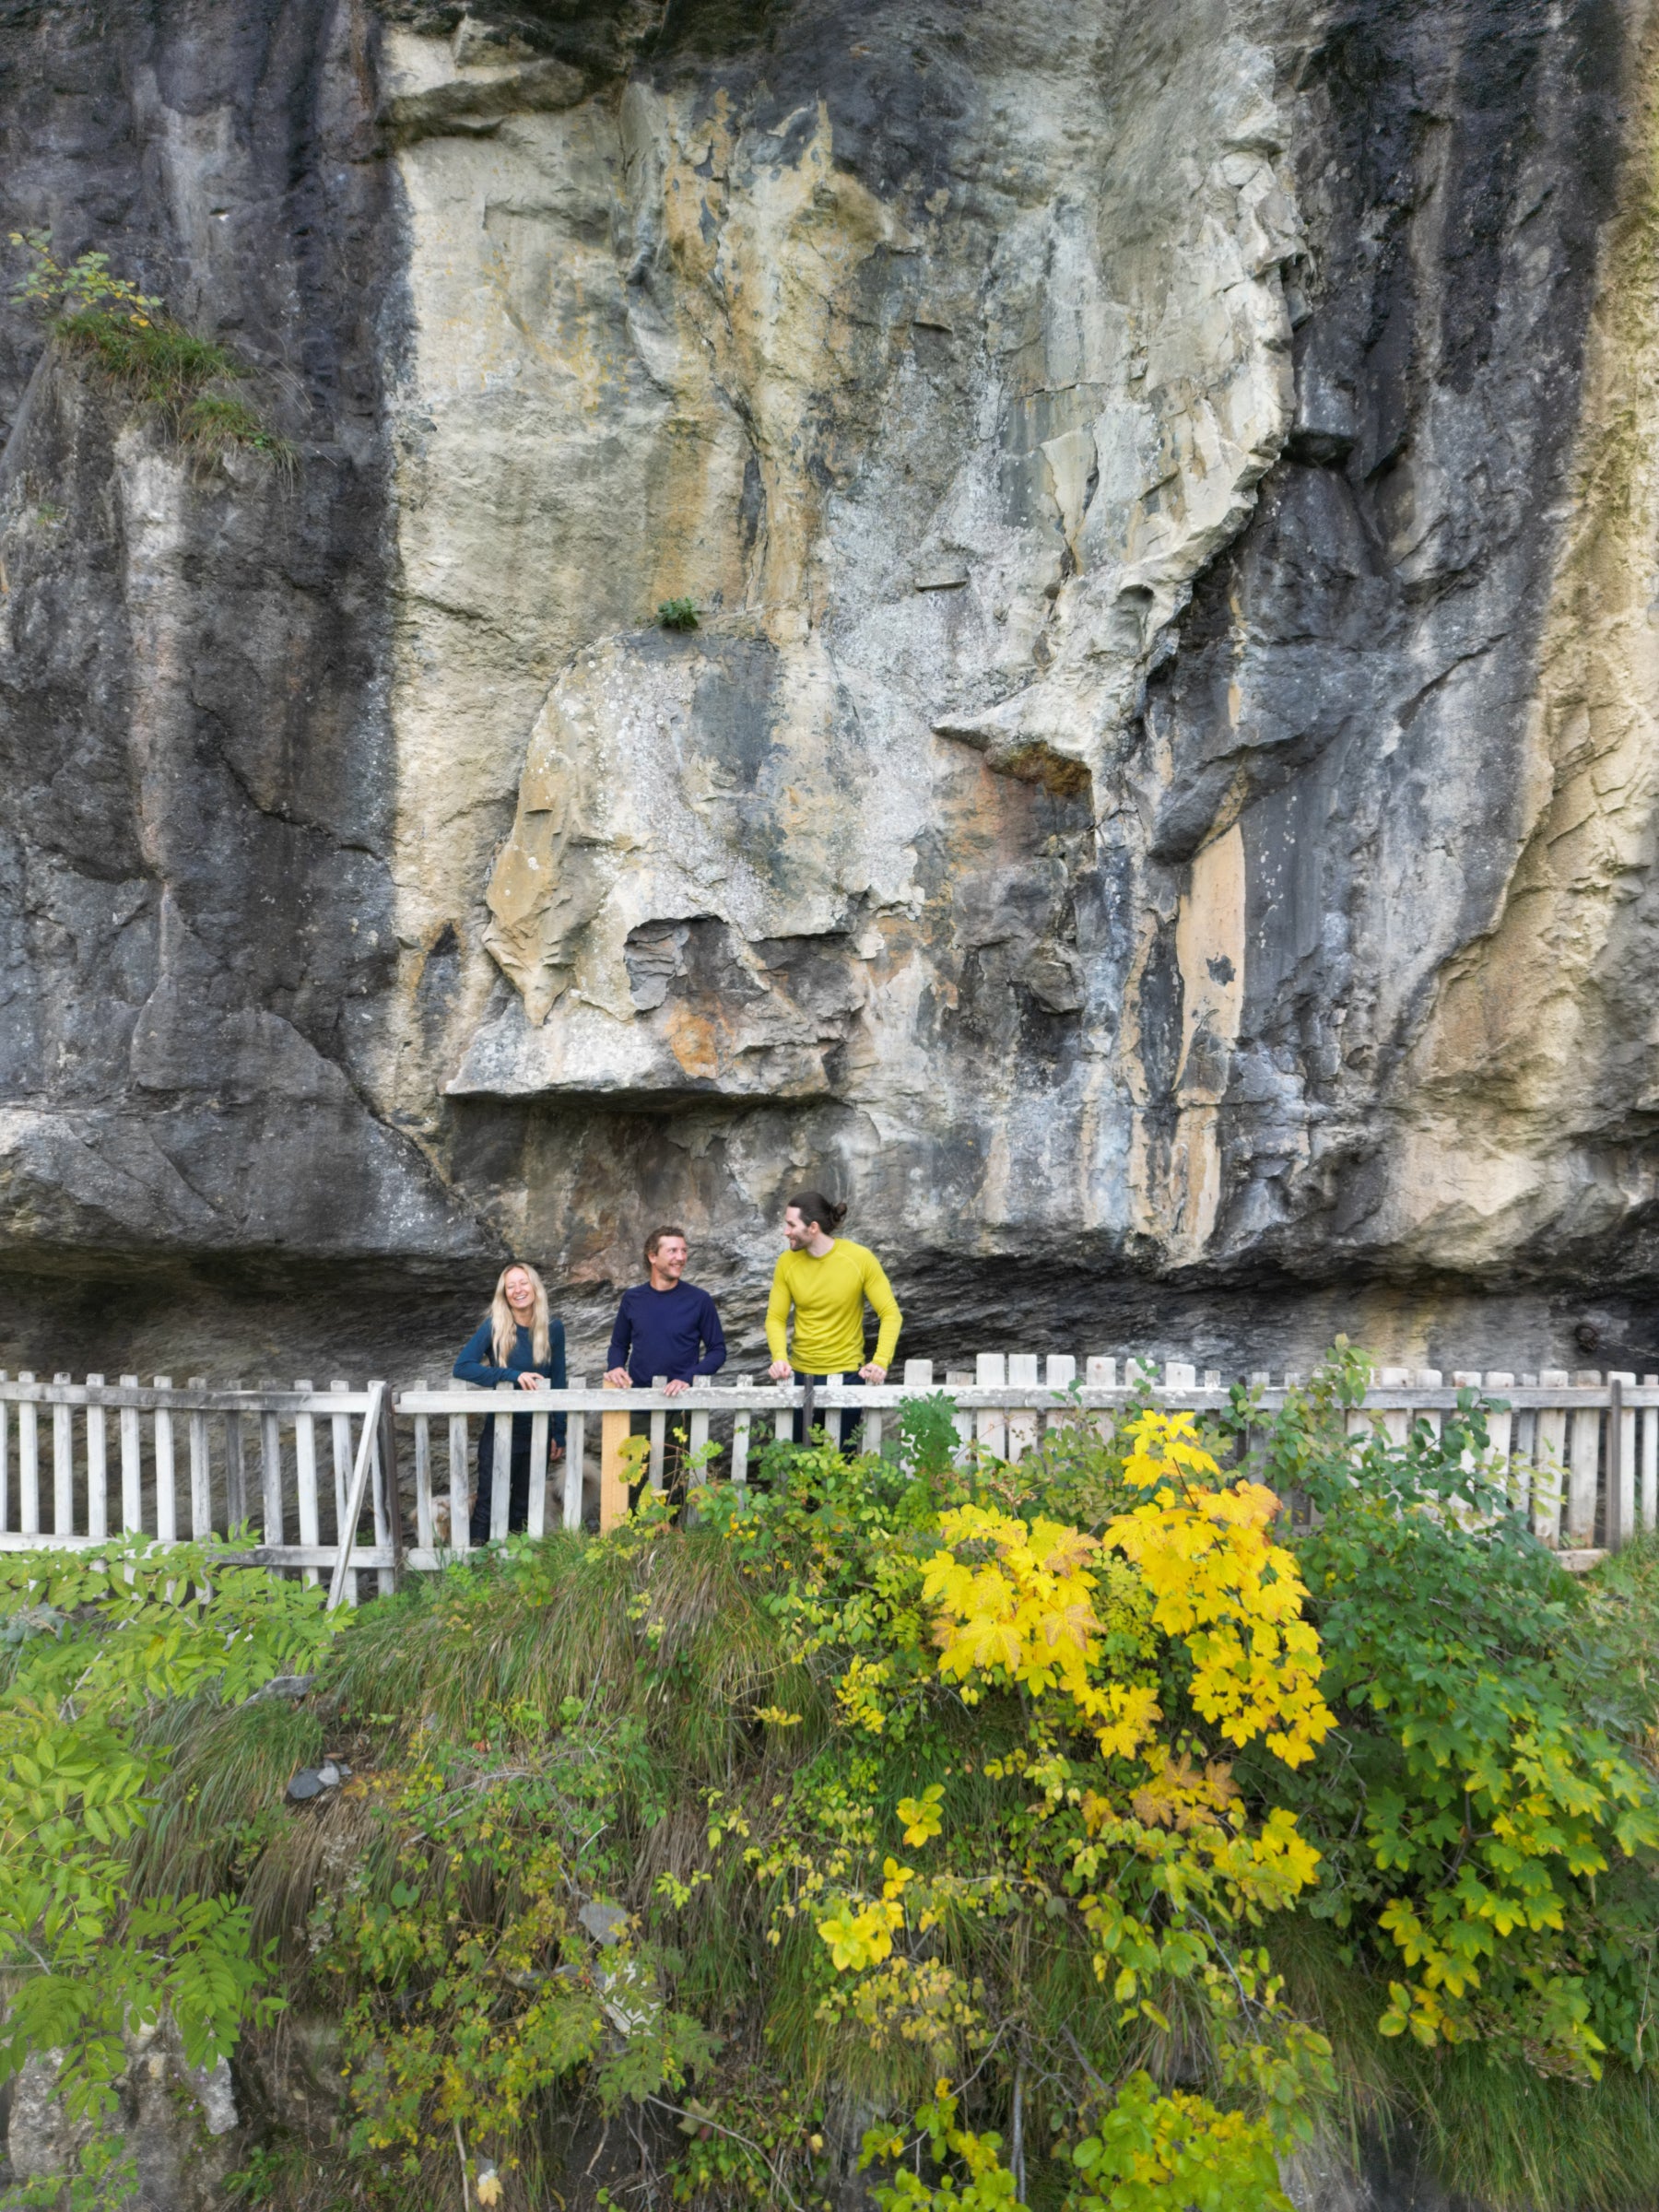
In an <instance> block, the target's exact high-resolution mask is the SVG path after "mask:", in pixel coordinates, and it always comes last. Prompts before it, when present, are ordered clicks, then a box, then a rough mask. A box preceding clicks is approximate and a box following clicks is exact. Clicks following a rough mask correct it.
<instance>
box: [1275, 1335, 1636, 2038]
mask: <svg viewBox="0 0 1659 2212" xmlns="http://www.w3.org/2000/svg"><path fill="white" fill-rule="evenodd" d="M1357 1380H1361V1381H1362V1378H1358V1377H1357V1376H1356V1374H1355V1370H1354V1365H1353V1362H1352V1361H1351V1360H1349V1361H1347V1363H1346V1364H1334V1365H1333V1367H1332V1368H1331V1369H1330V1370H1329V1371H1327V1372H1326V1373H1325V1374H1324V1376H1323V1377H1322V1378H1320V1380H1319V1381H1318V1382H1317V1383H1316V1385H1315V1388H1314V1389H1313V1390H1312V1392H1310V1393H1309V1394H1307V1396H1306V1397H1305V1398H1303V1399H1302V1400H1301V1401H1300V1403H1299V1404H1298V1405H1296V1406H1293V1407H1291V1408H1288V1411H1287V1415H1286V1418H1284V1419H1283V1420H1281V1421H1280V1422H1278V1423H1277V1424H1275V1425H1274V1428H1273V1430H1272V1431H1271V1434H1270V1437H1269V1440H1268V1448H1269V1453H1270V1455H1271V1456H1272V1457H1273V1458H1275V1459H1276V1460H1277V1463H1278V1464H1279V1465H1280V1466H1282V1467H1286V1468H1287V1469H1288V1470H1293V1472H1294V1477H1295V1481H1296V1484H1297V1487H1298V1488H1300V1491H1301V1492H1302V1494H1303V1495H1304V1496H1305V1497H1306V1499H1307V1500H1308V1502H1309V1504H1310V1506H1311V1507H1312V1509H1313V1512H1314V1513H1315V1515H1316V1519H1315V1521H1314V1524H1313V1525H1312V1527H1311V1528H1310V1529H1309V1530H1308V1531H1307V1532H1306V1533H1305V1534H1304V1535H1302V1536H1301V1537H1300V1539H1299V1541H1298V1544H1297V1549H1298V1552H1299V1555H1300V1559H1301V1561H1302V1564H1303V1568H1304V1571H1305V1572H1306V1575H1307V1578H1308V1582H1309V1586H1310V1589H1311V1591H1312V1594H1313V1598H1314V1612H1315V1616H1316V1618H1317V1619H1318V1622H1319V1627H1320V1633H1321V1638H1322V1641H1323V1645H1324V1657H1325V1668H1326V1671H1325V1677H1324V1683H1325V1691H1326V1695H1327V1696H1328V1697H1329V1698H1330V1699H1331V1700H1332V1702H1333V1703H1334V1704H1336V1705H1337V1706H1338V1707H1339V1709H1341V1710H1342V1711H1343V1712H1344V1713H1345V1716H1346V1719H1347V1728H1346V1729H1345V1731H1344V1735H1343V1739H1342V1747H1341V1756H1340V1757H1339V1758H1338V1759H1332V1760H1329V1761H1327V1762H1324V1763H1323V1764H1322V1766H1321V1768H1320V1769H1318V1770H1316V1771H1315V1772H1314V1773H1313V1774H1312V1776H1311V1777H1310V1778H1309V1783H1308V1786H1307V1795H1306V1800H1305V1803H1304V1806H1303V1811H1304V1816H1305V1818H1306V1819H1307V1821H1308V1824H1309V1828H1310V1832H1312V1833H1314V1834H1316V1835H1317V1836H1318V1838H1319V1841H1320V1843H1321V1847H1322V1850H1323V1852H1324V1867H1323V1875H1322V1881H1321V1887H1320V1892H1319V1895H1318V1898H1317V1900H1315V1903H1314V1905H1313V1908H1312V1909H1313V1910H1314V1911H1315V1912H1320V1913H1323V1914H1328V1915H1329V1916H1330V1918H1331V1919H1332V1920H1333V1921H1334V1922H1335V1924H1336V1926H1337V1927H1338V1928H1339V1929H1340V1930H1342V1931H1344V1932H1345V1933H1347V1934H1351V1935H1352V1936H1353V1937H1354V1938H1355V1939H1356V1940H1357V1941H1359V1942H1362V1943H1363V1944H1364V1945H1365V1947H1367V1948H1368V1949H1369V1950H1370V1951H1371V1954H1372V1955H1373V1956H1375V1957H1378V1958H1379V1959H1381V1960H1382V1962H1383V1964H1384V1971H1388V1972H1390V1975H1391V1979H1390V1983H1389V1998H1388V2002H1387V2004H1386V2006H1384V2007H1383V2008H1382V2016H1381V2018H1380V2022H1379V2025H1380V2027H1381V2030H1382V2033H1383V2034H1384V2035H1400V2034H1404V2033H1409V2034H1411V2035H1412V2036H1414V2037H1415V2038H1417V2039H1418V2041H1420V2042H1422V2043H1424V2044H1425V2045H1433V2044H1435V2043H1437V2042H1440V2041H1445V2042H1465V2041H1480V2042H1482V2043H1483V2044H1484V2045H1485V2046H1486V2047H1487V2048H1488V2050H1491V2051H1495V2052H1501V2053H1505V2054H1508V2055H1512V2056H1513V2057H1516V2058H1520V2059H1523V2060H1524V2061H1525V2062H1526V2063H1528V2064H1529V2065H1533V2066H1535V2067H1537V2068H1539V2069H1540V2070H1543V2071H1546V2072H1562V2073H1566V2074H1571V2075H1577V2076H1581V2077H1585V2078H1590V2077H1594V2076H1595V2075H1596V2074H1597V2073H1598V2072H1599V2071H1600V2066H1601V2062H1602V2057H1603V2054H1604V2053H1606V2052H1607V2051H1609V2050H1611V2051H1615V2052H1618V2053H1619V2054H1620V2055H1621V2056H1622V2057H1624V2058H1625V2059H1627V2060H1630V2061H1633V2062H1638V2063H1639V2062H1640V2061H1641V2059H1642V2058H1643V2057H1644V2056H1645V2055H1646V2054H1647V2047H1648V2046H1650V2045H1651V2043H1652V2026H1651V2021H1650V2018H1649V2011H1648V1988H1649V1983H1650V1981H1651V1979H1652V1973H1653V1963H1654V1947H1655V1942H1656V1940H1659V1916H1656V1915H1655V1912H1654V1911H1653V1905H1652V1904H1651V1902H1650V1900H1649V1893H1650V1890H1651V1887H1652V1877H1653V1871H1654V1869H1655V1865H1656V1858H1655V1854H1656V1853H1659V1794H1656V1793H1655V1788H1654V1781H1653V1772H1652V1771H1651V1768H1650V1766H1649V1764H1648V1762H1647V1759H1646V1758H1645V1756H1644V1753H1643V1748H1642V1746H1641V1740H1640V1739H1641V1726H1642V1715H1641V1712H1639V1710H1638V1709H1637V1704H1636V1702H1635V1700H1633V1699H1632V1696H1631V1693H1630V1684H1629V1682H1628V1681H1627V1680H1626V1679H1624V1678H1623V1677H1622V1674H1621V1670H1620V1668H1619V1667H1618V1665H1617V1662H1616V1654H1615V1653H1614V1650H1613V1649H1612V1647H1611V1646H1610V1644H1609V1643H1608V1641H1606V1640H1604V1639H1603V1638H1602V1637H1600V1636H1598V1635H1597V1634H1596V1633H1595V1632H1594V1618H1593V1613H1592V1608H1591V1606H1590V1605H1589V1604H1588V1603H1587V1601H1586V1596H1585V1593H1584V1591H1583V1588H1582V1586H1580V1585H1579V1584H1578V1583H1575V1581H1574V1579H1573V1578H1572V1577H1571V1576H1569V1575H1568V1574H1566V1573H1565V1572H1563V1571H1562V1570H1561V1569H1560V1568H1559V1566H1558V1565H1557V1564H1556V1562H1555V1560H1554V1559H1553V1558H1552V1557H1551V1555H1550V1554H1549V1553H1548V1552H1547V1550H1546V1549H1545V1548H1544V1547H1542V1546H1541V1545H1539V1544H1538V1543H1536V1542H1535V1539H1534V1538H1533V1536H1532V1535H1531V1534H1530V1532H1529V1531H1528V1530H1527V1528H1526V1526H1525V1524H1524V1522H1523V1521H1522V1520H1521V1519H1520V1518H1519V1517H1518V1516H1517V1515H1516V1514H1514V1513H1513V1512H1512V1511H1511V1510H1510V1506H1509V1499H1508V1492H1507V1489H1506V1488H1505V1486H1504V1484H1503V1482H1502V1480H1501V1479H1500V1477H1501V1476H1502V1474H1503V1473H1504V1472H1505V1471H1504V1470H1502V1469H1500V1468H1494V1467H1493V1466H1492V1465H1491V1452H1490V1443H1489V1439H1488V1432H1487V1429H1486V1425H1485V1420H1484V1416H1483V1413H1482V1410H1481V1408H1480V1406H1479V1405H1478V1403H1477V1400H1476V1399H1475V1397H1474V1396H1473V1394H1466V1393H1465V1394H1464V1404H1463V1407H1462V1410H1461V1411H1460V1412H1459V1414H1458V1415H1456V1416H1455V1417H1453V1418H1449V1419H1448V1420H1447V1421H1446V1423H1445V1428H1444V1433H1443V1434H1441V1435H1436V1434H1435V1433H1434V1431H1433V1430H1432V1429H1431V1428H1430V1425H1429V1424H1428V1423H1426V1422H1419V1423H1418V1424H1417V1426H1416V1428H1415V1430H1414V1431H1413V1433H1412V1435H1411V1436H1410V1438H1409V1439H1408V1441H1406V1443H1405V1444H1404V1445H1394V1444H1392V1443H1391V1442H1390V1441H1388V1439H1387V1438H1386V1437H1385V1436H1384V1435H1383V1434H1382V1432H1381V1430H1378V1431H1376V1432H1375V1433H1373V1434H1372V1435H1371V1437H1370V1438H1369V1439H1368V1440H1367V1441H1365V1442H1364V1444H1363V1446H1362V1448H1361V1449H1360V1450H1359V1452H1358V1453H1355V1454H1346V1453H1345V1447H1346V1443H1347V1440H1346V1439H1345V1438H1344V1435H1343V1430H1344V1427H1345V1411H1346V1406H1347V1403H1348V1402H1350V1401H1351V1400H1352V1398H1353V1396H1354V1394H1355V1382H1356V1381H1357Z"/></svg>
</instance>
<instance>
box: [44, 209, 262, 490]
mask: <svg viewBox="0 0 1659 2212" xmlns="http://www.w3.org/2000/svg"><path fill="white" fill-rule="evenodd" d="M11 242H12V243H13V245H14V246H22V247H24V248H25V249H26V251H27V253H28V254H29V265H28V267H27V269H26V270H25V272H24V275H23V276H22V277H21V278H20V279H19V280H18V283H17V284H16V285H14V286H13V288H12V297H13V299H14V300H23V301H25V302H27V303H29V305H32V306H36V307H39V308H41V309H42V310H44V311H45V312H46V313H47V314H48V315H49V316H50V317H51V319H52V327H53V330H54V331H55V332H56V334H57V335H58V337H59V338H60V339H61V340H62V342H63V343H64V344H65V346H67V347H69V348H70V349H71V350H72V351H74V352H76V353H79V354H81V355H83V356H84V357H86V358H87V359H90V360H92V361H93V362H95V363H96V364H97V366H98V368H99V370H100V371H101V372H102V374H103V375H104V376H105V377H106V378H107V379H108V380H109V381H110V382H112V384H114V385H116V386H118V387H119V388H120V389H121V390H122V391H124V392H125V393H126V394H128V395H129V396H130V397H131V398H133V399H134V400H135V401H137V402H138V403H139V404H140V405H142V406H152V407H154V408H156V409H157V410H158V411H159V413H160V414H161V415H162V416H163V418H165V420H166V421H167V422H168V424H169V425H170V427H171V430H172V432H173V435H174V436H175V437H177V438H178V439H179V440H180V441H181V442H182V443H183V444H185V445H188V446H192V447H194V448H195V449H196V450H197V451H198V452H200V453H209V454H211V453H228V452H230V451H231V450H232V449H236V448H241V449H242V450H245V451H247V452H249V453H260V454H263V455H265V457H266V458H267V459H270V460H273V461H275V462H277V463H278V464H279V465H281V466H282V467H283V468H284V469H285V470H290V469H291V468H292V466H293V465H294V460H295V454H294V449H293V447H292V445H291V444H290V443H289V442H288V440H287V439H285V438H281V437H279V436H278V435H277V433H276V432H275V431H273V430H271V429H267V428H266V427H265V424H264V423H263V422H262V420H261V419H260V418H259V416H258V414H257V413H256V412H255V411H254V409H253V407H251V406H249V405H248V403H247V401H246V400H245V399H242V398H241V397H240V396H239V395H238V394H234V393H230V394H226V393H221V392H216V391H214V390H213V389H212V388H211V387H212V386H213V385H215V384H221V383H227V382H236V381H239V380H241V379H242V378H244V377H246V375H247V373H248V371H247V368H246V365H245V364H244V363H243V362H242V361H241V360H240V359H238V357H237V356H236V355H235V354H234V353H233V352H231V351H230V349H229V347H224V346H219V345H217V344H215V343H214V342H213V340H211V339H209V338H202V337H198V336H197V335H195V334H194V332H193V331H189V330H186V329H185V328H184V326H183V325H182V324H180V323H177V322H175V321H174V320H173V318H172V317H171V315H168V314H165V313H164V312H162V305H161V301H160V300H159V299H156V298H153V297H151V296H150V295H149V294H148V293H145V292H141V291H139V290H138V289H137V288H136V286H135V285H134V284H132V283H131V282H130V281H129V280H128V279H126V278H125V277H114V276H112V275H111V273H110V266H109V256H108V255H107V254H104V253H83V254H81V255H80V256H79V258H78V259H77V260H76V261H75V262H73V263H71V264H70V265H69V266H68V267H67V268H65V267H64V266H63V265H61V264H60V263H59V262H58V261H57V260H56V259H55V257H54V256H53V252H52V243H51V239H50V236H49V235H48V233H47V232H45V231H43V230H29V231H16V230H14V231H13V232H12V234H11Z"/></svg>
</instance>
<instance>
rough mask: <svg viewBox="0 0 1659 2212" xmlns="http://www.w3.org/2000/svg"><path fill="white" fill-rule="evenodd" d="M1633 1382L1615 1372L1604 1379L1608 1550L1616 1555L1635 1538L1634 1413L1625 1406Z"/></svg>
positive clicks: (1632, 1379) (1632, 1387) (1631, 1378)
mask: <svg viewBox="0 0 1659 2212" xmlns="http://www.w3.org/2000/svg"><path fill="white" fill-rule="evenodd" d="M1635 1387H1636V1378H1635V1376H1634V1375H1633V1374H1625V1373H1621V1372H1619V1371H1617V1370H1616V1371H1614V1372H1613V1373H1611V1374H1609V1375H1608V1377H1607V1509H1606V1510H1607V1549H1608V1550H1609V1551H1618V1550H1619V1549H1620V1548H1621V1547H1623V1546H1624V1545H1626V1544H1628V1543H1629V1542H1630V1539H1631V1537H1632V1536H1633V1535H1635V1534H1636V1413H1635V1408H1634V1407H1633V1406H1626V1405H1625V1403H1624V1394H1625V1391H1626V1389H1627V1388H1628V1389H1630V1390H1634V1389H1635Z"/></svg>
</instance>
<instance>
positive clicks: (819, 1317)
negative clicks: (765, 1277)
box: [766, 1237, 904, 1375]
mask: <svg viewBox="0 0 1659 2212" xmlns="http://www.w3.org/2000/svg"><path fill="white" fill-rule="evenodd" d="M866 1298H867V1299H868V1300H869V1301H870V1303H871V1305H872V1306H873V1307H874V1308H875V1310H876V1319H877V1322H878V1323H879V1324H880V1327H879V1331H878V1333H877V1338H876V1355H875V1359H876V1365H877V1367H891V1365H892V1364H893V1347H894V1346H895V1345H896V1344H897V1343H898V1341H899V1324H900V1322H901V1321H902V1320H903V1318H904V1316H903V1315H902V1314H901V1313H900V1311H899V1303H898V1300H896V1299H895V1298H894V1296H893V1291H892V1286H891V1285H890V1284H889V1283H888V1279H887V1277H886V1276H885V1275H883V1273H882V1272H881V1262H880V1261H879V1260H878V1259H877V1257H876V1254H875V1253H873V1252H868V1251H866V1250H865V1247H864V1246H863V1245H862V1244H854V1243H853V1240H852V1238H851V1237H837V1238H836V1240H835V1241H834V1243H833V1244H832V1245H831V1246H830V1249H829V1251H828V1252H827V1253H825V1254H824V1256H823V1258H822V1259H821V1260H815V1259H814V1258H813V1256H812V1254H811V1253H809V1252H781V1253H779V1254H778V1265H777V1266H776V1268H775V1269H774V1270H773V1272H772V1287H771V1297H770V1298H769V1299H768V1300H767V1301H766V1341H767V1343H768V1345H769V1346H770V1347H771V1356H772V1358H773V1359H789V1360H790V1361H791V1363H792V1364H793V1366H794V1370H795V1371H796V1373H797V1374H802V1375H855V1374H856V1373H857V1372H858V1371H859V1369H860V1368H861V1367H862V1366H863V1365H864V1363H865V1348H864V1307H865V1299H866ZM791 1306H794V1350H793V1351H786V1350H785V1348H784V1345H785V1330H786V1328H787V1326H788V1322H789V1309H790V1307H791Z"/></svg>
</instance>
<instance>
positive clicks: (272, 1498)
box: [259, 1375, 285, 1544]
mask: <svg viewBox="0 0 1659 2212" xmlns="http://www.w3.org/2000/svg"><path fill="white" fill-rule="evenodd" d="M259 1387H260V1390H261V1392H262V1393H268V1392H275V1391H276V1390H277V1388H278V1387H279V1385H278V1383H277V1378H276V1376H275V1375H261V1377H260V1378H259ZM281 1418H282V1417H281V1416H280V1415H279V1414H277V1413H276V1412H274V1411H272V1410H270V1409H269V1408H266V1409H265V1410H264V1411H262V1412H261V1414H260V1416H259V1467H260V1496H261V1500H262V1509H263V1512H264V1515H265V1520H264V1526H263V1530H262V1534H263V1535H264V1539H265V1543H266V1544H281V1543H282V1542H283V1541H284V1538H285V1531H284V1529H283V1525H282V1428H281Z"/></svg>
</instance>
